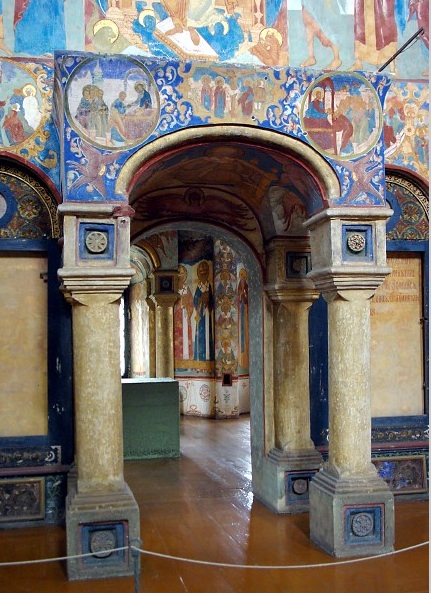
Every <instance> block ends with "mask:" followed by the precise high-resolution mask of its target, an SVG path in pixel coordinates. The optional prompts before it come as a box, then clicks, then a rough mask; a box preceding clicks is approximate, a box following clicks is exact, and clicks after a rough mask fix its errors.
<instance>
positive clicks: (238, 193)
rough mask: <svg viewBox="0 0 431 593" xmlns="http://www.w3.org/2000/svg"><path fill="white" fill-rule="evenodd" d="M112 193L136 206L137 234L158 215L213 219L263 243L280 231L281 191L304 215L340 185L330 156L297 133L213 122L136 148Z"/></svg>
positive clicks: (328, 198)
mask: <svg viewBox="0 0 431 593" xmlns="http://www.w3.org/2000/svg"><path fill="white" fill-rule="evenodd" d="M116 193H117V194H122V195H127V196H128V198H129V203H130V205H131V206H132V207H133V208H134V209H135V211H136V215H135V218H134V220H133V223H132V233H133V234H134V235H135V236H136V235H137V234H139V232H141V231H143V230H145V229H147V228H148V227H149V225H154V224H155V223H157V221H160V222H161V221H163V222H166V220H167V219H170V220H172V221H174V220H179V219H184V218H186V219H189V218H192V219H195V220H212V221H213V222H216V223H217V222H218V223H221V224H223V223H224V224H225V225H227V226H228V227H230V228H233V229H236V231H237V232H238V233H239V234H241V235H243V236H245V237H246V239H247V240H248V241H249V243H251V244H252V245H254V246H255V249H257V251H261V247H262V244H263V242H264V241H267V240H269V239H271V238H272V237H274V236H276V235H278V234H280V230H281V231H282V229H280V228H279V227H280V225H277V218H276V214H275V208H276V206H277V200H278V198H279V196H280V195H283V199H284V200H285V201H289V200H291V201H292V203H297V204H299V205H301V208H303V209H304V212H306V215H307V216H309V215H311V214H313V213H315V212H318V211H320V210H322V209H325V208H327V207H328V205H330V204H331V202H332V201H333V200H334V199H335V198H337V197H339V195H340V186H339V180H338V177H337V176H336V174H335V172H334V170H333V169H332V167H331V166H330V165H329V163H328V162H327V161H326V160H325V159H324V158H323V157H322V156H321V155H320V154H318V153H317V152H316V151H315V150H314V149H312V148H310V147H309V146H308V145H306V144H304V143H303V142H301V141H299V140H297V139H295V138H291V137H289V136H286V135H283V134H279V133H274V132H272V131H269V130H259V129H255V128H250V127H247V126H212V127H210V128H201V127H200V128H199V129H198V130H196V129H193V130H192V129H187V130H181V131H179V132H175V133H172V134H169V135H168V136H164V137H163V138H159V139H157V140H155V141H154V142H151V143H150V144H148V145H147V146H145V147H143V148H142V149H141V150H139V151H137V152H136V153H135V154H134V155H133V156H132V157H131V158H130V159H129V160H128V161H127V162H126V164H125V165H124V167H123V169H122V171H121V173H120V175H119V178H118V181H117V184H116ZM277 227H278V228H277ZM281 234H283V232H281ZM304 234H305V233H304Z"/></svg>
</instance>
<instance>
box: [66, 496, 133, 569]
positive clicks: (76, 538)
mask: <svg viewBox="0 0 431 593" xmlns="http://www.w3.org/2000/svg"><path fill="white" fill-rule="evenodd" d="M139 531H140V524H139V507H138V505H137V503H136V501H135V499H134V497H133V494H132V492H131V491H130V489H129V488H128V486H127V485H126V486H125V489H124V490H123V491H121V492H115V493H114V492H100V493H98V494H95V493H93V494H91V495H90V494H77V493H76V490H75V489H73V488H71V489H70V490H69V494H68V496H67V500H66V535H67V555H68V556H80V557H78V558H68V560H67V576H68V579H69V580H85V579H103V578H112V577H122V576H131V575H133V574H134V572H135V560H134V558H133V557H132V556H133V555H132V552H131V550H130V547H129V545H130V544H132V545H135V546H136V547H140V540H139ZM119 548H120V549H119ZM121 548H124V549H121ZM138 566H139V565H138Z"/></svg>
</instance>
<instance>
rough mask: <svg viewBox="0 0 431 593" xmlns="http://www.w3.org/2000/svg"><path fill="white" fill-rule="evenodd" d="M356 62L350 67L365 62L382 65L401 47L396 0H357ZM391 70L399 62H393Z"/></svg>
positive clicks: (358, 67) (357, 68)
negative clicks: (396, 18)
mask: <svg viewBox="0 0 431 593" xmlns="http://www.w3.org/2000/svg"><path fill="white" fill-rule="evenodd" d="M354 33H355V63H354V64H353V66H352V67H351V68H350V70H361V69H362V62H367V63H368V64H373V65H374V66H381V65H382V64H384V63H385V62H386V61H387V60H389V59H390V58H391V57H392V56H393V55H394V53H395V52H396V51H397V41H398V32H397V23H396V20H395V0H355V28H354ZM390 69H391V72H394V71H395V63H394V62H391V64H390Z"/></svg>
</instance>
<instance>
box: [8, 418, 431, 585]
mask: <svg viewBox="0 0 431 593" xmlns="http://www.w3.org/2000/svg"><path fill="white" fill-rule="evenodd" d="M249 436H250V435H249V418H248V417H247V416H245V417H241V418H240V419H239V420H233V421H226V422H221V421H214V420H202V419H198V418H184V419H182V421H181V457H180V459H173V460H147V461H132V462H127V463H126V465H125V475H126V480H127V482H128V484H129V485H130V487H131V488H132V490H133V492H134V494H135V497H136V499H137V501H138V503H139V506H140V510H141V537H142V540H143V541H142V548H143V549H144V550H146V551H148V552H154V553H157V554H161V555H168V556H174V557H181V558H186V559H196V560H201V561H208V562H214V563H221V564H236V565H246V564H247V565H255V566H291V567H292V566H298V565H302V566H303V565H307V567H305V568H293V567H292V568H283V569H271V568H254V569H250V568H248V569H247V568H232V567H224V566H208V565H205V564H194V563H191V562H185V561H180V560H177V559H170V558H166V557H163V556H153V555H150V554H145V555H143V556H142V570H141V574H140V583H139V590H140V593H359V592H361V593H364V591H365V592H366V593H427V592H428V591H429V580H428V547H427V546H425V547H416V548H414V549H411V550H409V551H405V552H401V553H397V554H395V555H391V556H387V557H380V558H379V557H377V558H373V559H371V560H368V559H367V560H362V561H360V562H358V563H344V564H339V562H340V561H339V560H336V559H334V558H332V557H329V556H328V555H326V554H324V553H323V552H322V551H320V550H319V549H317V548H316V547H315V546H314V545H313V544H312V543H311V542H310V540H309V527H308V514H306V513H304V514H301V515H293V516H287V515H281V516H280V515H276V514H274V513H272V512H271V511H269V510H268V509H267V508H265V507H264V506H263V505H262V504H260V503H259V502H257V501H254V500H253V495H252V492H251V466H250V446H249ZM395 514H396V545H395V548H396V550H402V549H404V548H409V547H412V546H416V545H417V544H420V543H421V542H424V541H427V540H428V535H429V531H428V503H427V502H413V503H412V502H397V504H396V513H395ZM65 555H66V536H65V530H64V529H63V528H61V527H49V528H45V527H39V528H33V529H15V530H8V531H0V564H1V563H2V562H11V561H19V560H30V559H31V560H37V559H41V558H53V557H61V556H65ZM309 565H317V566H315V567H310V566H309ZM322 565H324V566H322ZM136 588H137V587H136ZM0 593H135V583H134V579H133V577H127V578H116V579H104V580H97V581H74V582H68V581H67V578H66V576H65V566H64V561H55V562H50V563H43V564H39V563H38V564H30V565H21V566H12V567H5V566H0Z"/></svg>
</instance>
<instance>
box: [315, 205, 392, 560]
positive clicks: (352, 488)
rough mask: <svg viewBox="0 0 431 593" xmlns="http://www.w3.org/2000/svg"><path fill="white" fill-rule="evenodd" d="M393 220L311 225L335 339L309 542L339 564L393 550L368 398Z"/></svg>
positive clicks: (375, 214)
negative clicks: (324, 452)
mask: <svg viewBox="0 0 431 593" xmlns="http://www.w3.org/2000/svg"><path fill="white" fill-rule="evenodd" d="M391 213H392V212H391V210H389V209H387V208H377V207H376V208H364V209H362V208H361V209H349V208H340V209H331V210H327V211H326V212H322V213H320V214H318V215H316V216H314V217H313V218H311V219H310V220H309V221H308V222H307V223H306V224H307V226H308V227H309V228H310V231H311V246H312V254H313V269H312V271H311V272H310V273H309V277H311V279H312V280H313V281H314V283H315V285H316V287H317V288H319V289H320V290H321V292H322V294H323V296H324V298H325V299H326V301H327V302H328V338H329V340H328V346H329V354H328V358H329V360H328V375H329V458H328V461H327V463H325V465H324V467H323V468H322V469H321V470H320V472H319V473H318V474H316V476H315V477H314V478H313V480H312V481H311V484H310V536H311V539H312V541H313V542H314V543H316V544H317V545H318V546H319V547H321V548H323V549H324V550H325V551H327V552H328V553H330V554H332V555H334V556H337V557H348V556H365V555H373V554H382V553H386V552H389V551H391V550H392V549H393V543H394V503H393V494H392V493H391V492H390V490H389V488H388V486H387V484H386V482H384V480H383V479H382V478H380V476H379V475H378V474H377V471H376V469H375V467H374V465H373V464H372V462H371V395H370V365H371V362H372V361H370V298H371V297H372V296H373V294H374V292H375V290H376V288H377V287H378V286H379V285H380V284H381V282H383V280H384V278H385V276H386V275H387V274H389V273H390V269H389V268H388V267H387V266H386V220H387V218H388V217H389V216H390V215H391ZM314 254H316V255H314Z"/></svg>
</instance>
